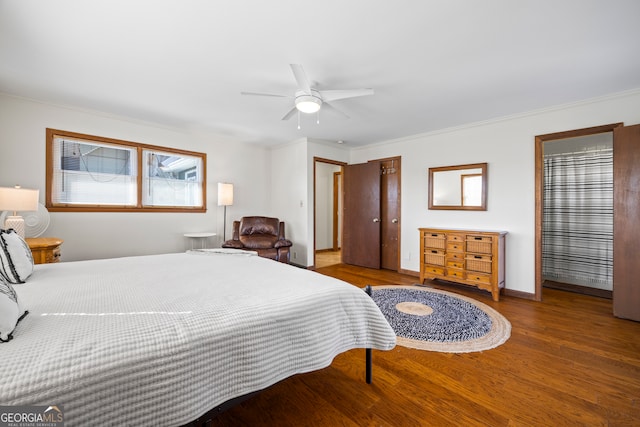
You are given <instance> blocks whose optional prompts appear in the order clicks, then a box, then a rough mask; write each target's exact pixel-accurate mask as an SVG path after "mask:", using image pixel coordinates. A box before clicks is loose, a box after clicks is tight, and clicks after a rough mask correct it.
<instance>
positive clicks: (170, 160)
mask: <svg viewBox="0 0 640 427" xmlns="http://www.w3.org/2000/svg"><path fill="white" fill-rule="evenodd" d="M205 165H206V154H204V153H195V152H190V151H184V150H177V149H172V148H166V147H156V146H152V145H146V144H138V143H135V142H128V141H120V140H115V139H110V138H102V137H97V136H91V135H82V134H78V133H72V132H66V131H59V130H53V129H47V195H46V202H47V208H49V209H50V210H52V211H54V212H55V211H123V212H127V211H146V212H153V211H161V212H173V211H176V212H185V211H193V212H204V211H205V206H206V199H205V194H206V189H205V187H204V183H205V182H206V179H205V177H206V174H205Z"/></svg>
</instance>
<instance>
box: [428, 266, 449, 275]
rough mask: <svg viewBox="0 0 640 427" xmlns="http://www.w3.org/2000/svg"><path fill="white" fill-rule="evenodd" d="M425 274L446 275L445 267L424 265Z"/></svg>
mask: <svg viewBox="0 0 640 427" xmlns="http://www.w3.org/2000/svg"><path fill="white" fill-rule="evenodd" d="M424 274H425V276H430V275H435V276H444V268H443V267H434V266H433V265H425V266H424Z"/></svg>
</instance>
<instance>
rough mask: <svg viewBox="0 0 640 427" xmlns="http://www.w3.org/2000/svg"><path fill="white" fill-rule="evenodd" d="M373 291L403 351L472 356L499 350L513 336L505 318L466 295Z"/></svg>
mask: <svg viewBox="0 0 640 427" xmlns="http://www.w3.org/2000/svg"><path fill="white" fill-rule="evenodd" d="M372 290H373V292H372V294H371V297H372V298H373V300H374V301H375V302H376V304H377V305H378V307H380V311H382V314H384V316H385V318H386V319H387V321H388V322H389V324H390V325H391V327H392V328H393V330H394V331H395V333H396V336H397V344H398V345H401V346H404V347H409V348H415V349H419V350H430V351H439V352H445V353H469V352H473V351H483V350H488V349H491V348H494V347H497V346H499V345H501V344H503V343H504V342H506V341H507V340H508V339H509V337H510V336H511V323H509V321H508V320H507V319H506V318H505V317H504V316H502V315H501V314H500V313H498V312H497V311H496V310H494V309H493V308H491V307H489V306H488V305H486V304H484V303H481V302H480V301H476V300H474V299H473V298H469V297H466V296H464V295H458V294H454V293H452V292H447V291H442V290H439V289H431V288H424V287H418V286H372Z"/></svg>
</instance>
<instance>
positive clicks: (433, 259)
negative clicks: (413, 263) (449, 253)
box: [424, 249, 444, 265]
mask: <svg viewBox="0 0 640 427" xmlns="http://www.w3.org/2000/svg"><path fill="white" fill-rule="evenodd" d="M424 263H425V264H434V265H444V251H441V250H438V249H425V251H424Z"/></svg>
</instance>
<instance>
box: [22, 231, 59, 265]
mask: <svg viewBox="0 0 640 427" xmlns="http://www.w3.org/2000/svg"><path fill="white" fill-rule="evenodd" d="M25 241H26V242H27V244H28V245H29V248H31V254H32V255H33V262H34V263H35V264H48V263H52V262H60V245H62V240H61V239H58V238H56V237H32V238H27V239H25Z"/></svg>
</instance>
